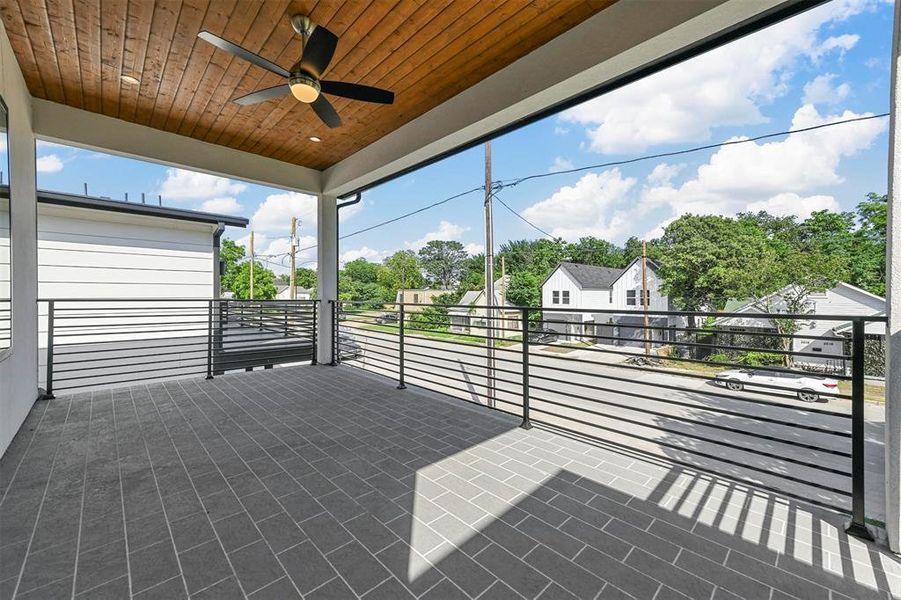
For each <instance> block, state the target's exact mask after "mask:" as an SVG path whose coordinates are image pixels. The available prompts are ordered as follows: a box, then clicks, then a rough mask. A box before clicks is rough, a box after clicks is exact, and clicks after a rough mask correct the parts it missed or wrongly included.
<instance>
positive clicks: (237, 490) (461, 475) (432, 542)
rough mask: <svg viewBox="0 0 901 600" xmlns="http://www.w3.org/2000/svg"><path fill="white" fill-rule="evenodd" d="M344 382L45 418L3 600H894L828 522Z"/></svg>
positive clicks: (867, 557) (113, 397) (258, 378)
mask: <svg viewBox="0 0 901 600" xmlns="http://www.w3.org/2000/svg"><path fill="white" fill-rule="evenodd" d="M517 424H518V420H517V419H513V418H508V417H506V416H503V415H499V414H497V413H493V412H489V411H487V410H485V409H481V408H472V407H469V406H468V405H466V404H463V403H461V402H459V401H449V400H445V399H443V398H441V397H438V396H437V395H435V394H433V393H431V392H424V391H422V390H416V389H412V388H411V389H407V390H405V391H398V390H396V389H395V388H394V384H393V383H392V382H390V381H387V380H384V379H380V378H378V377H377V376H374V375H371V374H367V373H363V372H360V371H357V370H354V369H352V368H350V367H338V368H333V367H326V366H320V367H307V366H302V367H291V368H285V369H276V370H270V371H257V372H253V373H246V374H241V375H230V376H224V377H219V378H216V379H214V380H212V381H204V380H182V381H175V382H167V383H158V384H151V385H142V386H136V387H132V388H122V389H116V390H107V391H101V392H94V393H89V394H82V395H76V396H69V397H64V398H59V399H57V400H54V401H49V402H40V403H38V404H37V405H36V406H35V407H34V409H33V411H32V413H31V414H30V416H29V418H28V421H27V422H26V423H25V425H24V427H23V428H22V430H21V431H20V432H19V434H18V436H17V437H16V439H15V441H14V442H13V445H12V446H11V447H10V449H9V450H8V452H7V453H6V455H5V456H4V457H3V459H2V461H0V494H2V500H0V598H3V599H6V598H13V597H15V598H23V599H25V598H79V599H87V598H136V599H144V598H163V599H175V598H186V597H189V596H190V597H191V598H210V599H217V600H218V599H229V598H253V599H263V598H271V599H287V598H299V597H303V598H310V599H324V598H360V597H362V598H366V599H367V600H370V599H372V600H375V599H391V600H393V599H402V598H412V597H416V598H422V599H425V600H433V599H438V600H441V599H455V598H464V599H465V598H479V599H485V600H489V599H497V598H523V597H524V598H530V599H531V598H540V599H542V600H550V599H552V598H604V599H613V598H636V599H639V600H643V599H654V600H665V599H672V598H702V599H711V598H712V599H735V598H748V599H762V600H779V599H783V598H823V599H830V598H831V599H844V598H883V599H884V598H887V597H890V596H891V595H892V594H893V593H894V594H896V595H897V597H901V563H899V560H898V558H896V557H894V556H893V555H890V554H888V553H886V552H884V551H883V550H881V549H880V548H879V547H877V546H875V545H872V544H864V543H862V542H859V541H857V540H855V539H853V538H848V537H847V536H845V535H844V534H843V533H842V529H841V521H842V519H841V518H840V517H839V516H837V515H834V514H831V513H829V512H826V511H822V510H818V509H814V508H810V507H807V506H804V505H803V504H800V503H797V502H794V501H790V500H788V499H785V498H781V497H779V496H778V495H774V494H771V493H767V492H763V491H760V490H754V489H749V488H747V487H744V486H739V485H735V484H732V483H730V482H728V481H724V480H721V479H718V478H716V477H714V476H711V475H707V474H703V473H697V472H692V471H688V470H685V469H680V468H678V467H675V466H673V465H671V464H667V463H665V462H663V461H660V460H658V459H652V458H648V457H645V456H642V455H639V454H632V453H630V452H628V451H626V450H622V449H615V448H605V447H602V446H599V445H597V444H595V445H589V444H586V443H584V442H582V441H579V440H573V439H570V438H568V437H565V436H563V435H559V434H556V433H552V432H549V431H546V430H543V429H540V428H535V429H532V430H530V431H524V430H521V429H519V428H517V427H516V425H517Z"/></svg>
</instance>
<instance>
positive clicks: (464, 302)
mask: <svg viewBox="0 0 901 600" xmlns="http://www.w3.org/2000/svg"><path fill="white" fill-rule="evenodd" d="M507 280H508V281H509V275H508V276H507ZM501 284H502V280H501V279H498V280H497V281H495V282H494V305H495V306H500V305H501V291H500V286H501ZM484 297H485V290H470V291H468V292H466V293H465V294H463V297H462V298H460V301H459V302H457V304H459V305H460V306H455V307H452V308H449V309H447V312H449V313H456V314H461V313H463V314H465V313H468V312H469V311H470V310H472V309H471V307H472V306H473V305H474V304H476V305H477V306H484V304H483V303H481V302H479V301H480V300H482V299H483V298H484ZM503 305H504V307H510V308H514V306H513V305H512V304H510V302H508V301H505V302H504V303H503Z"/></svg>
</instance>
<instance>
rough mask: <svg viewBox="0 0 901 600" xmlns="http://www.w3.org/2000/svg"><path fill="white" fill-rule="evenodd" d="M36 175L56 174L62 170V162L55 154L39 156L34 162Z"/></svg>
mask: <svg viewBox="0 0 901 600" xmlns="http://www.w3.org/2000/svg"><path fill="white" fill-rule="evenodd" d="M35 167H36V168H37V171H38V173H57V172H59V171H62V170H63V161H61V160H60V159H59V157H58V156H57V155H56V154H48V155H47V156H40V157H38V158H37V160H36V161H35Z"/></svg>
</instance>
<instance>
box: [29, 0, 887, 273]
mask: <svg viewBox="0 0 901 600" xmlns="http://www.w3.org/2000/svg"><path fill="white" fill-rule="evenodd" d="M892 11H893V5H892V3H891V2H887V1H885V0H835V1H833V2H831V3H829V4H827V5H825V6H822V7H819V8H817V9H815V10H813V11H808V12H806V13H804V14H802V15H799V16H798V17H795V18H794V19H791V20H790V21H786V22H784V23H780V24H778V25H776V26H774V27H771V28H769V29H767V30H765V31H762V32H758V33H757V34H755V35H753V36H749V37H747V38H744V39H742V40H738V41H736V42H733V43H732V44H730V45H728V46H725V47H722V48H719V49H717V50H714V51H712V52H710V53H708V54H705V55H703V56H701V57H698V58H696V59H694V60H692V61H689V62H687V63H684V64H682V65H678V66H676V67H673V68H671V69H669V70H667V71H664V72H661V73H658V74H656V75H654V76H651V77H649V78H647V79H645V80H643V81H639V82H636V83H635V84H632V85H630V86H628V87H626V88H622V89H621V90H617V91H615V92H613V93H611V94H608V95H606V96H604V97H602V98H599V99H595V100H592V101H589V102H587V103H585V104H583V105H581V106H579V107H576V108H574V109H571V110H569V111H566V112H564V113H562V114H560V115H555V116H553V117H549V118H546V119H544V120H542V121H540V122H537V123H534V124H532V125H529V126H527V127H525V128H523V129H520V130H518V131H516V132H513V133H510V134H508V135H505V136H502V137H500V138H498V139H496V140H494V142H493V159H494V160H493V171H494V172H493V175H494V179H495V180H507V179H514V178H517V177H519V176H523V175H528V174H533V173H548V172H550V171H553V170H555V169H560V168H568V167H572V166H575V167H579V166H584V165H591V164H598V163H603V162H608V161H615V160H622V159H628V158H633V157H637V156H642V155H646V154H654V153H660V152H668V151H673V150H678V149H682V148H688V147H692V146H696V145H703V144H709V143H716V142H722V141H725V140H729V139H735V138H740V137H753V136H757V135H761V134H765V133H769V132H774V131H782V130H787V129H791V128H800V127H807V126H811V125H818V124H821V123H828V122H830V121H835V120H840V119H847V118H853V117H858V116H862V115H866V114H873V113H882V112H887V110H888V106H889V102H888V99H889V98H888V97H889V67H890V51H891V29H892ZM887 126H888V119H878V120H870V121H866V122H861V123H855V124H847V125H838V126H835V127H830V128H827V129H823V130H819V131H817V132H814V133H800V134H795V135H791V136H786V137H781V138H775V139H773V140H767V141H765V142H757V143H749V144H742V145H738V146H730V147H728V148H722V149H719V150H711V151H705V152H698V153H695V154H691V155H687V156H682V157H679V158H678V159H673V160H659V159H658V160H648V161H643V162H640V163H637V164H634V165H629V166H627V167H622V168H612V169H595V170H589V171H585V172H580V173H574V174H560V175H555V176H551V177H545V178H542V179H538V180H534V181H530V182H527V183H523V184H522V185H519V186H517V187H513V188H507V189H504V190H502V191H501V192H500V197H501V198H502V199H503V200H504V201H505V202H506V203H507V204H509V205H510V206H511V207H512V208H514V209H515V210H517V211H518V212H520V213H521V214H523V215H524V216H525V217H526V218H528V219H529V220H530V221H532V222H533V223H535V224H536V225H538V226H539V227H541V228H542V229H544V230H546V231H549V232H550V233H552V234H553V235H558V236H561V237H564V238H566V239H571V240H575V239H578V237H580V236H582V235H595V236H598V237H603V238H606V239H609V240H611V241H613V242H617V243H621V242H623V241H624V240H625V239H626V238H628V237H629V236H631V235H635V236H638V237H652V236H654V235H657V234H659V232H660V231H661V228H662V227H663V226H665V225H666V223H667V222H669V221H671V220H672V219H674V218H677V217H678V216H679V215H681V214H685V213H687V212H692V213H696V214H697V213H706V214H724V215H732V214H735V213H736V212H739V211H744V210H764V209H765V210H769V211H770V212H772V213H775V214H796V215H799V216H800V217H805V216H807V215H808V214H810V212H811V211H813V210H821V209H824V208H830V209H834V210H838V209H841V210H850V209H853V208H854V206H855V205H856V204H857V203H858V202H859V201H860V200H861V199H862V198H863V197H864V195H865V194H866V193H867V192H869V191H875V192H878V193H885V190H886V186H887V182H886V172H887V152H888V151H887V143H888V135H887ZM482 152H483V151H482V149H481V148H473V149H471V150H468V151H466V152H462V153H460V154H458V155H456V156H453V157H451V158H448V159H446V160H444V161H441V162H440V163H436V164H434V165H431V166H429V167H426V168H424V169H421V170H420V171H417V172H415V173H412V174H409V175H406V176H404V177H402V178H400V179H398V180H395V181H393V182H390V183H388V184H385V185H382V186H380V187H379V188H377V189H374V190H371V191H369V192H367V193H365V194H364V201H363V203H362V205H360V206H358V207H355V208H354V209H353V210H350V211H348V212H347V213H346V214H344V215H343V217H342V224H341V232H342V234H345V233H350V232H353V231H356V230H358V229H362V228H364V227H367V226H370V225H373V224H375V223H379V222H381V221H383V220H386V219H389V218H391V217H394V216H396V215H398V214H401V213H404V212H407V211H410V210H413V209H415V208H417V207H420V206H423V205H426V204H429V203H432V202H435V201H438V200H441V199H443V198H445V197H447V196H449V195H451V194H453V193H456V192H460V191H464V190H467V189H470V188H473V187H476V186H478V185H481V183H482V179H483V154H482ZM38 157H39V158H38V168H39V174H38V185H39V186H40V187H41V188H44V189H52V190H59V191H67V192H74V193H80V192H82V190H83V183H84V182H87V183H88V191H89V193H90V194H91V195H98V196H109V197H111V198H118V199H122V198H123V197H124V194H125V193H126V192H128V194H129V198H130V199H131V200H134V199H139V198H140V194H141V192H144V193H146V194H147V195H148V198H152V199H153V200H154V201H155V199H156V195H157V194H162V196H163V203H164V204H165V205H170V206H179V207H183V208H194V209H198V210H201V209H206V210H212V211H214V212H230V213H234V214H241V215H244V216H247V217H248V218H250V219H252V225H253V229H254V230H255V231H256V237H257V252H258V253H260V254H264V255H271V256H273V257H274V258H272V259H271V260H272V261H274V263H278V261H279V260H281V259H280V255H282V254H283V253H284V252H285V251H286V250H287V248H288V241H287V238H286V235H287V232H288V231H287V228H288V224H289V220H290V217H291V216H292V215H296V216H298V217H300V218H301V231H300V235H301V240H300V244H301V247H304V246H310V245H313V244H315V237H314V236H315V220H314V219H315V202H314V201H313V199H312V198H310V197H307V196H304V195H302V194H290V193H287V192H284V191H281V190H276V189H272V188H266V187H263V186H259V185H253V184H247V183H243V182H239V181H234V180H227V179H223V178H217V177H212V176H209V175H203V174H196V173H191V172H187V171H179V170H176V169H170V168H167V167H164V166H160V165H155V164H151V163H145V162H140V161H135V160H131V159H125V158H120V157H113V156H109V155H104V154H98V153H95V152H90V151H86V150H78V149H74V148H67V147H63V146H57V145H52V144H46V143H40V144H39V147H38ZM342 212H343V211H342ZM495 215H496V219H495V239H496V242H497V245H498V246H499V245H500V244H501V243H503V242H504V241H506V240H509V239H521V238H535V237H541V234H540V233H539V232H538V231H536V230H535V229H533V228H531V227H530V226H529V225H527V224H526V223H524V222H523V221H521V220H520V219H518V218H516V217H515V216H513V215H512V214H510V213H509V212H508V211H507V210H506V209H505V208H504V207H503V206H501V205H500V204H496V205H495ZM482 231H483V229H482V199H481V196H480V195H479V194H477V193H476V194H472V195H470V196H466V197H464V198H460V199H457V200H453V201H451V202H449V203H447V204H445V205H443V206H440V207H437V208H434V209H431V210H428V211H425V212H423V213H421V214H418V215H416V216H414V217H410V218H409V219H405V220H403V221H401V222H398V223H395V224H393V225H389V226H386V227H382V228H379V229H376V230H374V231H372V232H368V233H365V234H361V235H358V236H354V237H351V238H349V239H346V240H344V241H342V243H341V249H340V251H341V255H342V259H343V260H350V259H353V258H356V257H359V256H363V257H366V258H368V259H370V260H380V259H381V258H383V257H384V256H386V255H388V254H390V253H392V252H393V251H395V250H398V249H405V248H411V249H416V248H418V247H420V246H421V245H422V244H423V243H424V242H425V241H428V240H429V239H456V240H459V241H460V242H462V243H464V244H465V245H466V246H467V248H468V249H469V250H471V251H472V252H480V251H482V249H483V247H482V237H483V233H482ZM246 233H247V232H245V231H241V230H235V231H230V232H228V233H227V234H226V235H227V236H229V237H232V238H233V239H238V240H240V239H242V238H244V237H245V236H246ZM314 259H315V252H314V251H312V250H311V251H308V252H306V253H304V255H303V256H301V258H300V259H299V260H298V262H299V263H306V264H307V265H308V266H314V264H313V262H312V261H313V260H314ZM273 266H274V267H276V269H277V270H279V268H278V265H277V264H273Z"/></svg>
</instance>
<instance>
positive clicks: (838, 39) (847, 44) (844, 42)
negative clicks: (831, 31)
mask: <svg viewBox="0 0 901 600" xmlns="http://www.w3.org/2000/svg"><path fill="white" fill-rule="evenodd" d="M859 41H860V36H859V35H854V34H850V33H846V34H844V35H836V36H832V37H828V38H826V39H825V40H823V42H822V43H821V44H818V45H817V46H816V48H814V49H813V50H812V51H811V53H810V55H811V58H812V59H813V60H814V61H817V60H819V59H820V57H821V56H823V55H825V54H828V53H829V52H832V51H833V50H838V51H839V52H840V53H841V54H842V55H844V53H845V52H847V51H848V50H850V49H851V48H853V47H854V46H856V45H857V42H859Z"/></svg>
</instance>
